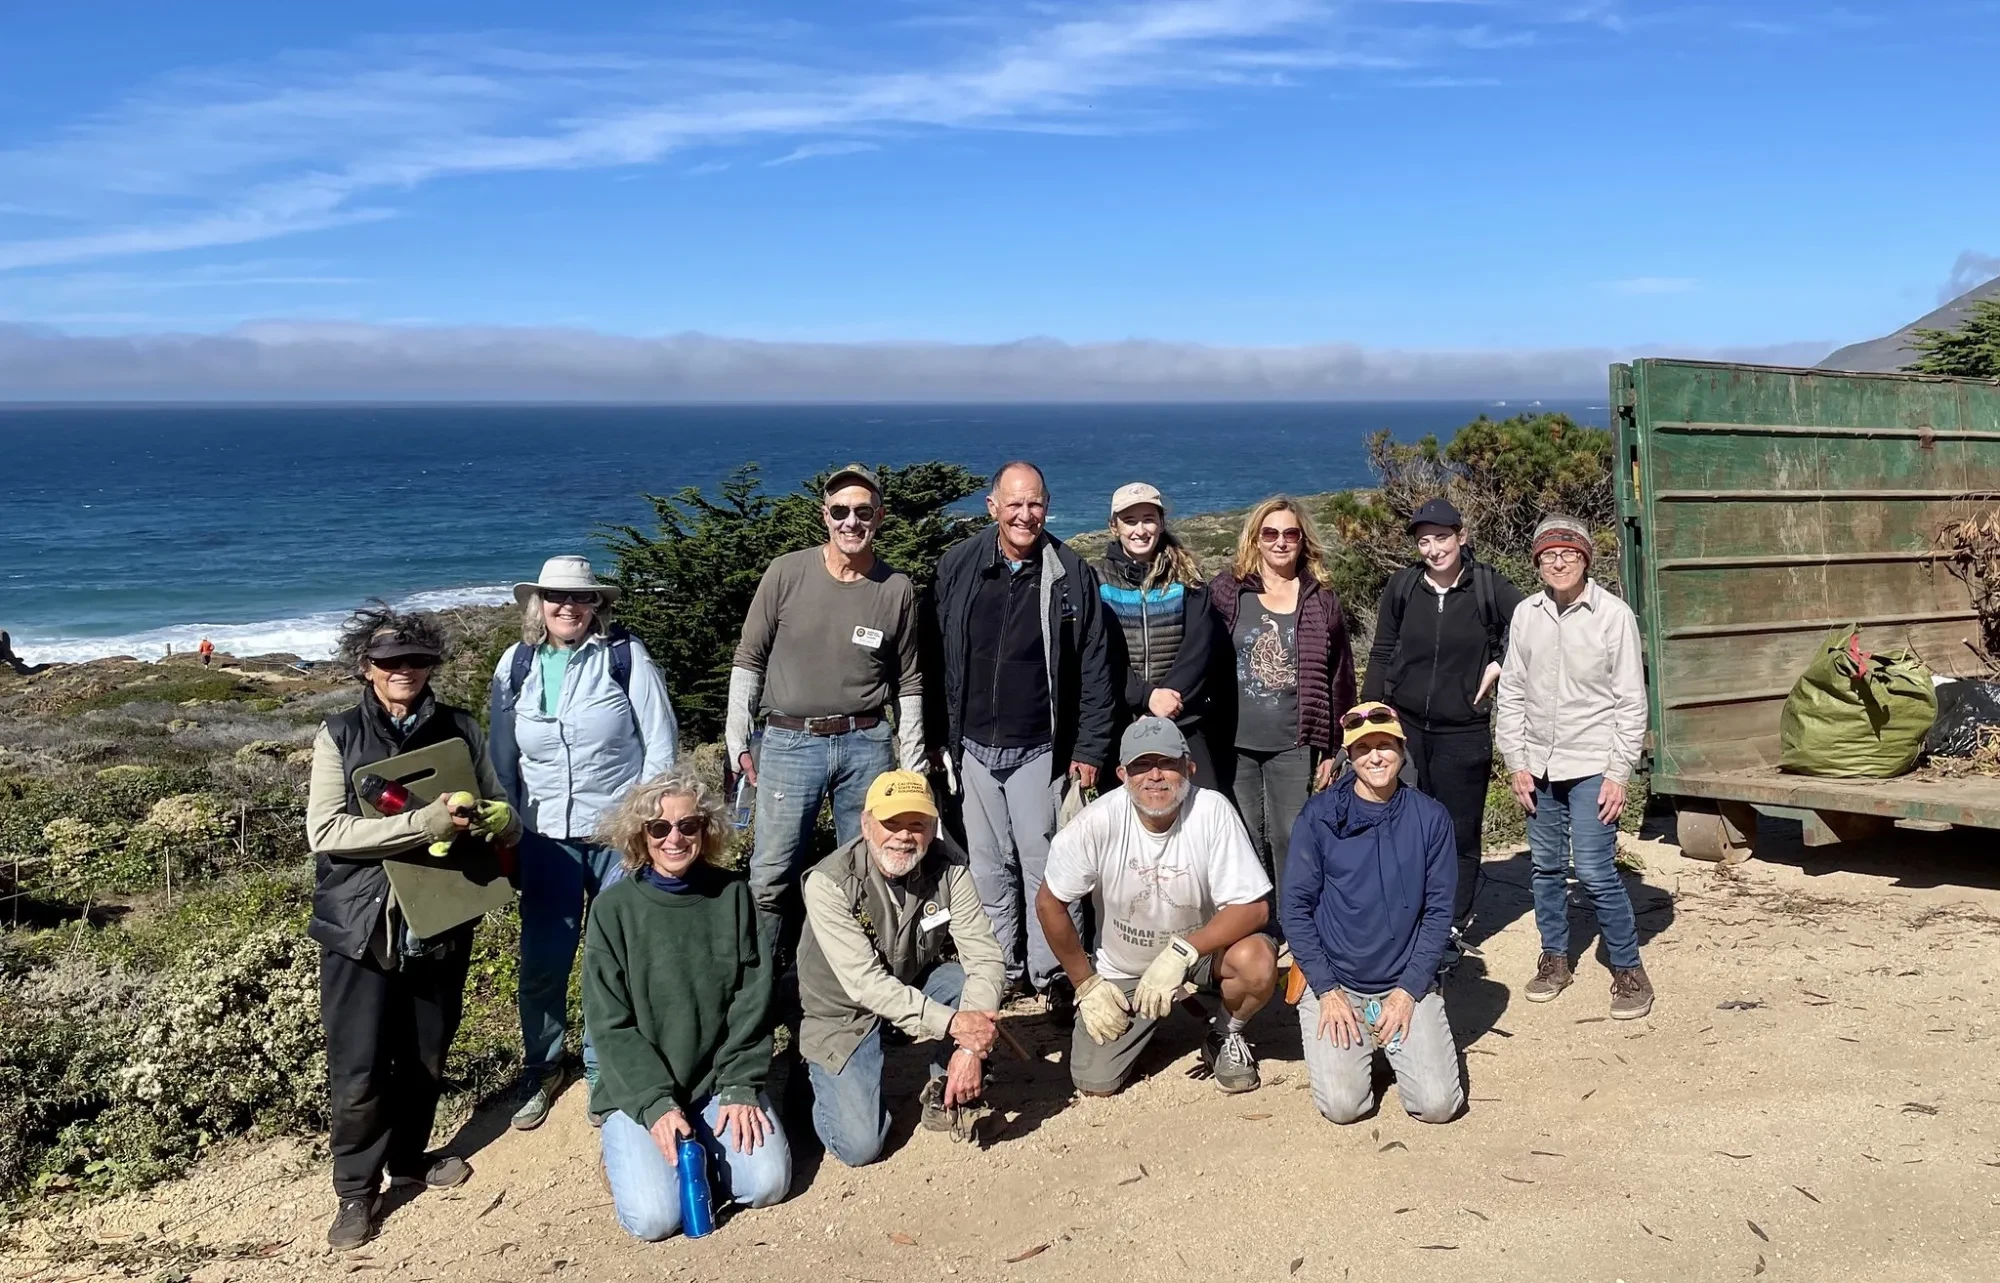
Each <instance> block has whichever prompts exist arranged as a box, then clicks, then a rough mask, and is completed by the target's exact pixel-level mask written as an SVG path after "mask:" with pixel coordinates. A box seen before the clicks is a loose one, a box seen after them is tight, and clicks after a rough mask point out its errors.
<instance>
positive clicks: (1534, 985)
mask: <svg viewBox="0 0 2000 1283" xmlns="http://www.w3.org/2000/svg"><path fill="white" fill-rule="evenodd" d="M1575 979H1576V973H1575V972H1574V971H1571V970H1570V969H1569V959H1568V958H1565V957H1564V956H1563V955H1561V954H1560V953H1545V954H1543V955H1542V958H1541V961H1540V962H1537V963H1536V964H1535V978H1534V979H1533V980H1530V981H1529V982H1528V987H1527V989H1526V990H1525V991H1524V992H1523V993H1522V995H1521V996H1522V997H1524V998H1526V999H1527V1000H1528V1001H1529V1002H1547V1001H1549V1000H1550V999H1551V998H1553V997H1555V996H1556V995H1557V994H1559V993H1561V992H1562V991H1563V990H1565V989H1567V988H1569V986H1570V982H1571V981H1572V980H1575ZM1641 1014H1643V1013H1641Z"/></svg>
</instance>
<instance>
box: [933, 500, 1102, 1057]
mask: <svg viewBox="0 0 2000 1283" xmlns="http://www.w3.org/2000/svg"><path fill="white" fill-rule="evenodd" d="M986 511H987V513H988V514H990V515H991V516H992V518H993V521H994V529H992V530H982V531H980V532H979V533H978V534H975V535H973V536H971V537H970V538H968V539H966V540H965V541H963V542H962V543H960V544H958V546H956V547H954V548H952V549H951V550H950V551H948V552H946V553H945V555H944V556H943V557H942V558H940V559H939V561H938V569H937V582H936V584H935V585H934V586H933V587H932V590H931V596H930V598H929V603H928V608H927V610H926V619H927V620H928V621H929V622H928V625H927V628H926V640H927V644H928V646H929V648H930V651H931V659H930V662H929V663H928V664H927V667H928V668H929V670H930V674H931V677H930V684H929V685H928V686H927V687H926V693H927V694H928V695H929V697H930V700H929V704H928V708H929V711H930V716H931V723H932V731H933V739H932V742H933V743H935V744H938V745H940V746H941V757H942V761H943V764H944V766H945V767H946V768H947V769H948V770H951V771H955V772H956V773H957V785H958V787H959V788H960V789H961V790H962V793H963V813H964V823H965V835H966V852H967V854H968V855H969V856H970V858H971V860H972V876H973V879H974V881H975V883H976V884H977V885H978V887H979V898H980V901H981V903H983V904H984V905H985V906H986V916H987V917H988V918H990V919H991V920H992V922H993V932H994V935H995V936H996V937H997V938H998V939H999V941H1000V951H1001V953H1002V955H1003V956H1005V958H1006V960H1007V982H1008V988H1009V992H1010V993H1020V992H1023V991H1024V990H1026V989H1027V988H1028V987H1030V986H1032V987H1033V988H1035V989H1039V990H1041V991H1043V992H1044V993H1045V994H1046V995H1047V996H1048V1002H1049V1014H1050V1016H1051V1018H1052V1019H1053V1020H1054V1021H1055V1022H1056V1023H1057V1024H1058V1025H1066V1024H1067V1023H1068V1021H1069V1019H1070V1016H1071V1014H1072V1011H1073V1007H1072V1000H1073V998H1074V996H1075V995H1074V992H1073V991H1072V990H1071V989H1070V987H1069V980H1068V978H1067V977H1065V976H1064V975H1063V973H1062V968H1061V967H1060V966H1059V965H1058V963H1057V961H1056V956H1055V954H1054V953H1053V952H1052V951H1051V950H1050V949H1049V944H1048V939H1047V937H1046V935H1045V934H1044V924H1043V923H1042V921H1041V919H1040V918H1039V916H1038V915H1037V914H1036V913H1035V909H1034V906H1035V893H1036V891H1037V890H1038V889H1039V888H1040V887H1041V884H1042V868H1043V866H1044V865H1045V864H1046V863H1047V862H1048V854H1049V838H1050V836H1051V835H1052V834H1054V832H1055V831H1056V813H1057V809H1058V807H1059V805H1060V803H1061V799H1062V793H1063V783H1064V779H1065V777H1068V778H1070V779H1073V780H1075V781H1076V785H1077V787H1078V788H1080V789H1084V790H1088V789H1091V788H1094V787H1096V784H1097V769H1098V764H1099V763H1101V762H1103V761H1104V760H1105V759H1106V758H1108V757H1109V756H1110V753H1111V742H1112V741H1111V720H1112V711H1113V705H1114V703H1115V700H1114V697H1113V691H1112V686H1111V667H1110V662H1109V660H1108V657H1107V655H1106V648H1105V636H1104V633H1105V628H1104V613H1103V610H1102V608H1101V607H1100V606H1099V604H1098V595H1097V575H1096V573H1095V572H1094V571H1092V570H1091V568H1090V567H1089V565H1087V564H1086V563H1085V562H1084V560H1083V559H1082V558H1081V557H1079V556H1077V555H1076V553H1075V552H1073V551H1071V550H1070V548H1069V547H1068V546H1067V545H1065V544H1064V543H1063V542H1062V541H1061V540H1060V539H1057V538H1056V537H1055V536H1053V535H1051V534H1049V533H1048V531H1047V530H1045V529H1044V528H1043V527H1044V524H1045V523H1046V522H1047V520H1048V515H1049V491H1048V484H1047V482H1045V481H1044V480H1043V478H1042V472H1041V469H1039V468H1037V467H1036V466H1035V465H1034V464H1032V463H1024V462H1018V461H1017V462H1014V463H1009V464H1005V465H1003V466H1002V467H1001V469H1000V470H999V471H998V472H996V473H995V474H994V475H993V487H992V489H991V490H990V491H989V492H988V494H987V496H986ZM1024 908H1025V913H1024ZM1079 916H1080V915H1079ZM1024 918H1025V921H1024V920H1023V919H1024ZM1024 928H1025V931H1024ZM1074 931H1075V927H1074V925H1072V934H1074ZM1024 934H1025V936H1026V942H1027V944H1026V951H1025V956H1024V953H1023V948H1022V938H1023V935H1024Z"/></svg>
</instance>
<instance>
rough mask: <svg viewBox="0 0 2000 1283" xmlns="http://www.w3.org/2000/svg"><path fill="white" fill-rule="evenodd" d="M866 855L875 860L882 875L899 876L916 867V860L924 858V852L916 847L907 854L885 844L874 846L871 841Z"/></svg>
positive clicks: (886, 876) (888, 876)
mask: <svg viewBox="0 0 2000 1283" xmlns="http://www.w3.org/2000/svg"><path fill="white" fill-rule="evenodd" d="M868 856H869V858H870V859H872V860H874V861H875V867H876V868H878V869H880V870H882V876H883V877H885V878H900V877H902V876H903V875H904V874H906V873H908V872H909V871H910V870H911V869H914V868H916V867H917V863H918V861H920V860H922V859H923V858H924V853H923V851H922V850H921V849H918V850H914V851H911V852H909V853H908V854H902V853H899V852H896V851H893V850H891V849H889V848H888V847H886V846H875V845H873V844H872V843H871V844H870V845H869V848H868Z"/></svg>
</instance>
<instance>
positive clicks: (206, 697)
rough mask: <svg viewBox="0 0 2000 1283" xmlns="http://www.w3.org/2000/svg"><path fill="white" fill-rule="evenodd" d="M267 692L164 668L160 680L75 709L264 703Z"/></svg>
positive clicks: (236, 680) (233, 679) (227, 678)
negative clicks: (161, 704) (152, 704)
mask: <svg viewBox="0 0 2000 1283" xmlns="http://www.w3.org/2000/svg"><path fill="white" fill-rule="evenodd" d="M266 694H267V692H266V691H265V690H264V688H262V687H260V686H257V685H254V684H252V683H250V682H246V681H244V680H242V679H241V678H237V677H231V676H230V675H229V674H227V673H207V672H204V673H200V674H189V675H180V674H177V673H176V672H175V671H174V670H172V669H168V668H161V669H160V670H159V673H158V676H157V677H156V678H155V679H153V680H151V681H147V682H142V683H138V684H135V685H131V686H122V687H120V688H118V689H117V690H112V691H106V692H105V693H104V694H102V695H97V696H94V697H92V698H90V699H86V700H83V701H82V702H80V703H78V704H75V705H73V706H72V707H71V709H70V711H71V712H74V713H83V712H89V711H91V710H94V709H108V708H118V707H120V706H122V705H125V704H135V703H139V702H141V701H144V702H147V703H151V702H155V701H157V702H160V703H166V704H186V703H192V702H195V701H202V702H219V701H222V700H241V701H244V702H246V703H248V702H251V701H257V702H262V697H263V696H264V695H266Z"/></svg>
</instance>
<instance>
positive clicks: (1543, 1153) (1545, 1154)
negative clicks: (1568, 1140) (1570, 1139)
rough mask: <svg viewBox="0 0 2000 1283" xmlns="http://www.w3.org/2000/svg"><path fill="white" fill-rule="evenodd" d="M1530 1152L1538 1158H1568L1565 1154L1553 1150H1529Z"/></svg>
mask: <svg viewBox="0 0 2000 1283" xmlns="http://www.w3.org/2000/svg"><path fill="white" fill-rule="evenodd" d="M1528 1152H1529V1153H1530V1154H1533V1155H1534V1156H1535V1157H1536V1158H1564V1157H1567V1155H1563V1154H1558V1153H1556V1151H1554V1150H1553V1149H1531V1150H1529V1151H1528Z"/></svg>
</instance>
